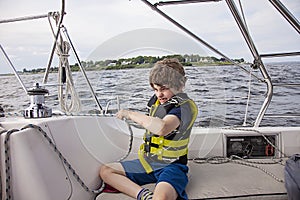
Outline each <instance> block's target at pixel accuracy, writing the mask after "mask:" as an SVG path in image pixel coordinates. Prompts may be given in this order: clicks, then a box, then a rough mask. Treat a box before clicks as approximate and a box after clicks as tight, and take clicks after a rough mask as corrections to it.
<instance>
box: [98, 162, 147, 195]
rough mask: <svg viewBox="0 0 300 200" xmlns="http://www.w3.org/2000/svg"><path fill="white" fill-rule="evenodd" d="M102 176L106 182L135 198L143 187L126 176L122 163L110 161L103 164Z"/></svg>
mask: <svg viewBox="0 0 300 200" xmlns="http://www.w3.org/2000/svg"><path fill="white" fill-rule="evenodd" d="M100 177H101V179H102V180H103V181H104V182H105V183H107V184H109V185H111V186H112V187H114V188H115V189H117V190H119V191H120V192H122V193H124V194H127V195H129V196H131V197H133V198H136V197H137V195H138V193H139V192H140V191H141V189H142V187H141V186H139V185H137V184H136V183H134V182H132V181H131V180H130V179H128V178H127V177H126V174H125V170H124V168H123V166H122V165H121V164H120V163H110V164H106V165H103V166H101V168H100Z"/></svg>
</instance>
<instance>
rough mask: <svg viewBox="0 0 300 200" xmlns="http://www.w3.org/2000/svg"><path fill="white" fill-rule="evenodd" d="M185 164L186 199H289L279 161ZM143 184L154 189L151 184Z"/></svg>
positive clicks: (121, 196)
mask: <svg viewBox="0 0 300 200" xmlns="http://www.w3.org/2000/svg"><path fill="white" fill-rule="evenodd" d="M256 161H262V162H263V161H265V160H264V159H261V160H256ZM188 165H189V167H190V172H189V180H190V181H189V184H188V186H187V188H186V191H187V193H188V196H189V199H272V200H274V199H275V200H276V199H288V197H287V194H286V189H285V186H284V182H283V181H284V165H282V164H279V163H276V164H250V163H245V164H238V163H235V162H227V163H222V164H212V163H207V162H205V163H202V162H201V163H195V162H193V161H189V163H188ZM249 165H253V166H249ZM145 187H147V188H150V189H151V190H153V188H154V184H150V185H146V186H145ZM102 199H110V200H117V199H122V200H132V199H133V198H130V197H128V196H126V195H124V194H121V193H102V194H100V195H99V196H98V197H97V198H96V200H102Z"/></svg>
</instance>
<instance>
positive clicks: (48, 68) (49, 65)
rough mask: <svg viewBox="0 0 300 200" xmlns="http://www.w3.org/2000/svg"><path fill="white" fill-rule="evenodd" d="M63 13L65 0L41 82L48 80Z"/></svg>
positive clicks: (44, 82) (63, 0)
mask: <svg viewBox="0 0 300 200" xmlns="http://www.w3.org/2000/svg"><path fill="white" fill-rule="evenodd" d="M64 15H65V0H62V5H61V12H60V19H59V22H58V24H57V31H56V35H55V40H54V42H53V45H52V50H51V54H50V57H49V60H48V65H47V68H46V71H45V74H44V78H43V84H46V83H47V80H48V74H49V70H50V67H51V64H52V60H53V55H54V52H55V49H56V45H57V40H58V37H59V35H60V26H61V25H62V22H63V18H64Z"/></svg>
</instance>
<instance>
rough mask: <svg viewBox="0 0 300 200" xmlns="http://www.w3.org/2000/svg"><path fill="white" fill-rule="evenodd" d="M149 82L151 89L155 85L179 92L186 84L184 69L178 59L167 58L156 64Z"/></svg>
mask: <svg viewBox="0 0 300 200" xmlns="http://www.w3.org/2000/svg"><path fill="white" fill-rule="evenodd" d="M149 82H150V85H151V87H153V85H154V84H155V85H159V86H167V87H168V88H173V89H176V90H179V89H181V88H182V87H184V85H185V82H186V77H185V72H184V68H183V66H182V64H181V63H180V62H179V61H178V59H176V58H165V59H163V60H161V61H158V62H156V63H155V65H154V66H153V68H152V69H151V71H150V75H149Z"/></svg>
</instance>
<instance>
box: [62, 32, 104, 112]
mask: <svg viewBox="0 0 300 200" xmlns="http://www.w3.org/2000/svg"><path fill="white" fill-rule="evenodd" d="M62 28H63V32H64V34H65V36H66V38H67V40H68V42H69V43H70V45H71V48H72V51H73V53H74V55H75V58H76V60H77V62H78V65H79V68H80V70H81V72H82V74H83V76H84V78H85V80H86V82H87V84H88V86H89V89H90V91H91V93H92V95H93V97H94V99H95V102H96V104H97V106H98V108H99V109H100V110H101V111H102V110H103V109H102V106H101V105H100V102H99V100H98V98H97V96H96V94H95V92H94V90H93V87H92V85H91V83H90V81H89V79H88V77H87V75H86V73H85V70H84V68H83V67H82V65H81V61H80V59H79V56H78V54H77V52H76V50H75V48H74V45H73V43H72V41H71V39H70V37H69V34H68V32H67V29H66V27H64V26H62Z"/></svg>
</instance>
